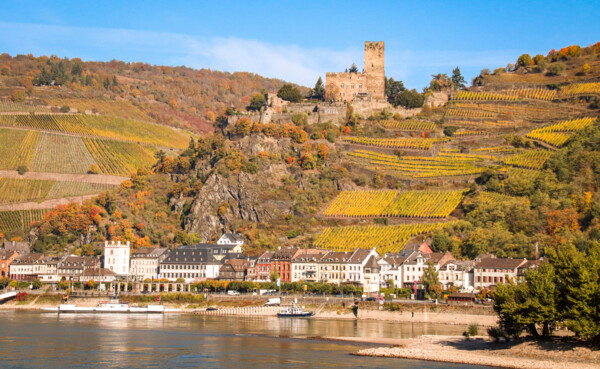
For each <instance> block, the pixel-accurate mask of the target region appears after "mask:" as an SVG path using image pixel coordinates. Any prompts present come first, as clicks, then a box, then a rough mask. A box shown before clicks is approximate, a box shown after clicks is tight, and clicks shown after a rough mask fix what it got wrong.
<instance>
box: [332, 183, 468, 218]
mask: <svg viewBox="0 0 600 369" xmlns="http://www.w3.org/2000/svg"><path fill="white" fill-rule="evenodd" d="M463 196H464V191H404V192H397V191H389V190H382V191H376V190H375V191H342V192H341V193H340V194H339V195H338V196H337V197H336V198H335V199H334V200H333V202H332V203H331V204H330V205H329V206H328V207H327V208H326V209H325V211H324V212H323V214H324V215H325V216H334V217H374V216H386V217H409V218H445V217H447V216H448V215H450V213H451V212H452V211H454V209H456V207H457V206H458V204H459V203H460V201H461V200H462V198H463Z"/></svg>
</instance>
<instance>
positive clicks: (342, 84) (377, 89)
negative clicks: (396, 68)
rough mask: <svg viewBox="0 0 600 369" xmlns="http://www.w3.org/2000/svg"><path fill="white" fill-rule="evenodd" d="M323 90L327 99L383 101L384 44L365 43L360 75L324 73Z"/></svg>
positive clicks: (381, 42)
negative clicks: (363, 61) (362, 66)
mask: <svg viewBox="0 0 600 369" xmlns="http://www.w3.org/2000/svg"><path fill="white" fill-rule="evenodd" d="M325 89H326V91H327V95H328V98H329V99H332V100H335V101H352V100H354V99H357V98H358V99H371V100H384V99H385V58H384V43H383V41H379V42H370V41H366V42H365V64H364V69H363V72H362V73H349V72H344V73H326V75H325Z"/></svg>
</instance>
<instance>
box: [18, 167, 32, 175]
mask: <svg viewBox="0 0 600 369" xmlns="http://www.w3.org/2000/svg"><path fill="white" fill-rule="evenodd" d="M28 170H29V169H28V168H27V165H19V166H18V167H17V172H18V173H19V174H20V175H23V174H25V173H27V171H28Z"/></svg>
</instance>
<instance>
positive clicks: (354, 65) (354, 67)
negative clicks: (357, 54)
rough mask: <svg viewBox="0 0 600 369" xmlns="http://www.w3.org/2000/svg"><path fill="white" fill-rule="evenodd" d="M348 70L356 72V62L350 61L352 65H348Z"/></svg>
mask: <svg viewBox="0 0 600 369" xmlns="http://www.w3.org/2000/svg"><path fill="white" fill-rule="evenodd" d="M348 72H350V73H358V67H357V66H356V63H352V65H351V66H350V69H349V70H348Z"/></svg>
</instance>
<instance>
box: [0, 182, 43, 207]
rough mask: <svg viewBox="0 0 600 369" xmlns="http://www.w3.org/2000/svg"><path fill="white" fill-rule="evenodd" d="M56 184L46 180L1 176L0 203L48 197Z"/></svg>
mask: <svg viewBox="0 0 600 369" xmlns="http://www.w3.org/2000/svg"><path fill="white" fill-rule="evenodd" d="M53 184H54V182H53V181H45V180H21V179H14V178H0V203H3V204H6V203H18V202H27V201H38V200H42V199H44V198H46V196H48V192H50V189H51V188H52V185H53Z"/></svg>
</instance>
